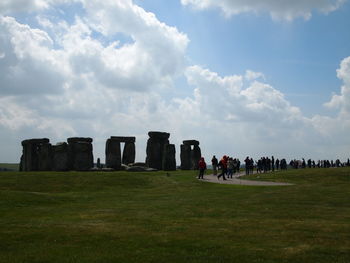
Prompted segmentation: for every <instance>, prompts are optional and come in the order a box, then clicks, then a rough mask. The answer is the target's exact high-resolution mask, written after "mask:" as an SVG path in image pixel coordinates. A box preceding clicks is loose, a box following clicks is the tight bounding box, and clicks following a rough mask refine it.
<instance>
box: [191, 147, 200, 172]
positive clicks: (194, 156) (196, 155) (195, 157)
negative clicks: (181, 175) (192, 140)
mask: <svg viewBox="0 0 350 263" xmlns="http://www.w3.org/2000/svg"><path fill="white" fill-rule="evenodd" d="M201 156H202V153H201V149H200V148H199V146H198V145H194V147H193V149H192V151H191V164H192V167H191V168H192V169H193V170H198V162H199V160H200V158H201Z"/></svg>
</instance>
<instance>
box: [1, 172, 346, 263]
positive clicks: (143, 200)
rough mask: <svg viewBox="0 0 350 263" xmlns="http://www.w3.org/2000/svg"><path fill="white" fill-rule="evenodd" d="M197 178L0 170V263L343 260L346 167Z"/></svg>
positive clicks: (182, 174)
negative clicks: (237, 179)
mask: <svg viewBox="0 0 350 263" xmlns="http://www.w3.org/2000/svg"><path fill="white" fill-rule="evenodd" d="M196 175H197V174H196V173H195V172H193V171H187V172H185V171H177V172H171V173H170V176H167V175H166V173H165V172H156V173H129V172H111V173H104V172H101V173H99V172H94V173H92V172H91V173H90V172H89V173H79V172H69V173H58V172H35V173H34V172H33V173H29V172H23V173H19V172H2V173H0V215H1V216H0V262H60V263H62V262H103V263H105V262H293V263H294V262H325V263H329V262H350V202H349V200H350V199H349V198H350V197H349V196H350V169H349V168H339V169H305V170H290V171H286V172H277V173H273V174H272V173H271V174H266V175H259V176H260V177H259V180H268V181H279V182H290V183H294V184H295V185H293V186H287V187H286V186H283V187H278V186H277V187H276V186H273V187H266V186H263V187H262V186H241V185H219V184H211V183H205V182H201V181H198V180H197V179H196ZM255 177H256V175H253V176H251V177H249V178H248V179H254V178H255Z"/></svg>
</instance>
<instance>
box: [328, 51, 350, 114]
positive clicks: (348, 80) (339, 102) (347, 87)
mask: <svg viewBox="0 0 350 263" xmlns="http://www.w3.org/2000/svg"><path fill="white" fill-rule="evenodd" d="M337 76H338V78H339V79H341V80H342V81H343V86H342V87H341V91H340V94H339V95H337V94H336V95H333V97H332V99H331V100H330V101H329V102H327V103H325V106H326V107H329V108H338V109H340V114H342V115H344V117H345V116H347V117H348V118H350V57H347V58H345V59H343V61H342V62H341V63H340V68H339V69H338V70H337Z"/></svg>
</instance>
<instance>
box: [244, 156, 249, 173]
mask: <svg viewBox="0 0 350 263" xmlns="http://www.w3.org/2000/svg"><path fill="white" fill-rule="evenodd" d="M244 162H245V174H246V175H249V171H250V159H249V156H247V158H245V160H244Z"/></svg>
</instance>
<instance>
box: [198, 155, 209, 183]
mask: <svg viewBox="0 0 350 263" xmlns="http://www.w3.org/2000/svg"><path fill="white" fill-rule="evenodd" d="M198 167H199V175H198V179H204V171H205V169H207V164H206V163H205V161H204V158H203V157H201V159H200V160H199V162H198Z"/></svg>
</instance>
